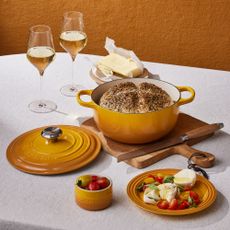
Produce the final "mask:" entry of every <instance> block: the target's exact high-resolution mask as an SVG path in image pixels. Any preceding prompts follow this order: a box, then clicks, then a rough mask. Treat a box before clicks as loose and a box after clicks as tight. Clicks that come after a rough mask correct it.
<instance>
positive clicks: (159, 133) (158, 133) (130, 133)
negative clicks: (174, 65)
mask: <svg viewBox="0 0 230 230" xmlns="http://www.w3.org/2000/svg"><path fill="white" fill-rule="evenodd" d="M122 82H133V83H135V84H140V83H142V82H148V83H152V84H154V85H156V86H158V87H160V88H162V89H163V90H165V91H166V92H167V93H168V94H169V95H170V97H171V98H172V100H173V101H174V103H173V104H172V105H171V106H169V107H167V108H164V109H161V110H159V111H156V112H147V113H131V114H130V113H120V112H114V111H112V110H109V109H106V108H103V107H101V106H100V105H99V101H100V98H101V96H102V95H103V94H104V93H105V92H106V91H107V90H108V89H109V88H111V87H113V86H114V85H116V84H118V83H122ZM183 91H188V92H189V93H190V94H191V95H190V97H188V98H182V97H181V92H183ZM82 95H89V96H91V99H92V101H90V102H85V101H83V100H82V99H81V96H82ZM194 97H195V91H194V90H193V89H192V88H191V87H188V86H174V85H172V84H170V83H168V82H164V81H161V80H155V79H144V78H142V79H122V80H116V81H111V82H108V83H104V84H102V85H99V86H98V87H97V88H95V89H94V90H81V91H79V92H78V94H77V101H78V103H79V104H80V105H82V106H85V107H89V108H92V109H94V120H95V122H96V124H97V126H98V128H99V129H100V130H101V131H102V132H103V134H104V135H105V136H108V137H110V138H111V139H113V140H115V141H119V142H123V143H129V144H142V143H147V142H151V141H155V140H157V139H159V138H161V137H163V136H165V135H166V134H168V133H169V132H170V131H171V130H172V129H173V128H174V126H175V124H176V122H177V118H178V114H179V106H180V105H184V104H187V103H189V102H191V101H193V99H194Z"/></svg>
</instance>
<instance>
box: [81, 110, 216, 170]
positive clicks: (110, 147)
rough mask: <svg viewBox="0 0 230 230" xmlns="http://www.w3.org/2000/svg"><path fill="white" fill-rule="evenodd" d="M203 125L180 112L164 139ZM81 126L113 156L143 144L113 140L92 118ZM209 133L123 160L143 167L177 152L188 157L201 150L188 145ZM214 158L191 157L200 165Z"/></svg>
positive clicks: (208, 163)
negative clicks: (95, 137) (96, 137)
mask: <svg viewBox="0 0 230 230" xmlns="http://www.w3.org/2000/svg"><path fill="white" fill-rule="evenodd" d="M203 125H207V123H205V122H203V121H201V120H198V119H196V118H194V117H192V116H189V115H187V114H184V113H180V114H179V117H178V121H177V124H176V127H175V128H174V129H173V130H172V131H171V132H170V134H169V135H167V136H166V137H164V139H167V138H170V137H172V136H180V135H181V134H184V133H185V132H188V131H190V130H193V129H196V128H199V127H201V126H203ZM81 126H83V127H85V128H87V129H90V130H91V131H93V132H95V133H96V134H97V135H98V136H99V138H100V140H101V142H102V146H103V148H104V150H105V151H107V152H108V153H109V154H111V155H112V156H114V157H117V156H118V155H120V154H122V153H126V152H130V151H133V150H136V149H138V148H141V147H143V146H145V145H144V144H141V145H130V144H123V143H119V142H116V141H113V140H111V139H110V138H108V137H105V136H104V135H103V133H102V132H101V131H100V130H98V128H97V126H96V124H95V122H94V119H93V118H90V119H88V120H86V121H84V122H83V123H82V124H81ZM211 135H212V134H211ZM211 135H207V136H204V137H201V138H197V139H194V140H192V141H189V142H187V143H184V144H179V145H176V146H173V147H169V148H166V149H163V150H160V151H156V152H153V153H150V154H147V155H144V156H141V157H136V158H133V159H130V160H127V161H125V162H126V163H127V164H129V165H131V166H133V167H135V168H144V167H147V166H149V165H152V164H154V163H156V162H157V161H160V160H162V159H164V158H166V157H168V156H170V155H173V154H179V155H182V156H185V157H187V158H189V157H190V156H191V155H192V154H193V153H196V152H201V151H199V150H196V149H194V148H191V147H190V146H191V145H193V144H196V143H199V142H200V141H202V140H204V139H206V138H208V137H210V136H211ZM154 143H156V142H154ZM214 160H215V158H214V157H213V156H212V157H208V158H203V159H202V158H201V157H197V158H195V157H194V159H193V161H194V162H195V163H196V164H198V165H199V166H201V167H211V166H212V165H213V163H214Z"/></svg>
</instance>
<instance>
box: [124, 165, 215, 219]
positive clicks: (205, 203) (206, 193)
mask: <svg viewBox="0 0 230 230" xmlns="http://www.w3.org/2000/svg"><path fill="white" fill-rule="evenodd" d="M178 171H180V170H179V169H158V170H153V171H148V172H145V173H142V174H140V175H138V176H136V177H134V178H133V179H132V180H131V181H130V182H129V184H128V186H127V194H128V197H129V198H130V200H131V201H132V202H134V203H135V204H136V205H137V206H138V207H139V208H141V209H144V210H145V211H148V212H151V213H154V214H159V215H170V216H179V215H189V214H193V213H197V212H200V211H203V210H205V209H207V208H208V207H209V206H210V205H212V204H213V202H214V201H215V200H216V195H217V192H216V189H215V187H214V186H213V184H212V183H211V182H210V181H208V180H207V179H206V178H204V177H203V176H200V175H197V181H196V183H195V185H194V187H193V188H192V190H193V191H195V192H197V193H198V195H199V197H200V199H201V203H200V204H199V205H198V206H197V207H193V208H188V209H184V210H167V209H160V208H158V207H157V206H156V205H153V204H147V203H144V201H143V192H139V191H137V187H138V185H140V184H141V182H143V180H144V179H145V178H146V177H148V175H149V174H152V175H155V174H157V173H163V174H164V175H174V174H176V173H177V172H178Z"/></svg>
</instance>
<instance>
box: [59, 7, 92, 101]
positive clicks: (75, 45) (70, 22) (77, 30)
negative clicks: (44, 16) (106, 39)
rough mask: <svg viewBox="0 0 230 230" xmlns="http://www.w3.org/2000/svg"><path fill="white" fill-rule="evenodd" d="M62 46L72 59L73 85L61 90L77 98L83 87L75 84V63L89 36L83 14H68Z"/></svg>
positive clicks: (63, 28)
mask: <svg viewBox="0 0 230 230" xmlns="http://www.w3.org/2000/svg"><path fill="white" fill-rule="evenodd" d="M59 41H60V45H61V46H62V48H63V49H64V50H65V51H66V52H67V53H69V54H70V56H71V58H72V83H71V84H68V85H65V86H63V87H62V88H61V90H60V91H61V93H62V94H63V95H64V96H68V97H75V95H76V92H78V91H79V90H81V89H82V88H83V86H81V85H76V84H74V61H75V59H76V56H77V54H78V53H79V52H80V51H81V50H82V49H83V48H84V47H85V46H86V43H87V35H86V33H85V32H84V24H83V14H82V13H80V12H76V11H70V12H66V13H65V14H64V18H63V22H62V30H61V34H60V39H59Z"/></svg>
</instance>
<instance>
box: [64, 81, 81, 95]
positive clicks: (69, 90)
mask: <svg viewBox="0 0 230 230" xmlns="http://www.w3.org/2000/svg"><path fill="white" fill-rule="evenodd" d="M82 89H84V86H82V85H75V84H69V85H64V86H63V87H61V89H60V91H61V94H62V95H64V96H66V97H76V93H77V92H78V91H80V90H82Z"/></svg>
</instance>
